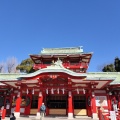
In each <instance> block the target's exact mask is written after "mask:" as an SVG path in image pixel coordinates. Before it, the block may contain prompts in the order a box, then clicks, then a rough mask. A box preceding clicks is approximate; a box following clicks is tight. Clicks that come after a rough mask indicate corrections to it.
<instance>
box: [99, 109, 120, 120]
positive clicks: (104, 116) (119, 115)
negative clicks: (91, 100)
mask: <svg viewBox="0 0 120 120" xmlns="http://www.w3.org/2000/svg"><path fill="white" fill-rule="evenodd" d="M98 117H99V120H111V118H110V113H109V112H102V111H101V110H100V109H99V110H98ZM116 120H120V111H118V112H116Z"/></svg>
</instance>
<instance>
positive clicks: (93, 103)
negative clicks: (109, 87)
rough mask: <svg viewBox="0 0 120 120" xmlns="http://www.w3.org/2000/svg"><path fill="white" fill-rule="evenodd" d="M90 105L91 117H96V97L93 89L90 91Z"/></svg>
mask: <svg viewBox="0 0 120 120" xmlns="http://www.w3.org/2000/svg"><path fill="white" fill-rule="evenodd" d="M91 105H92V107H91V108H92V118H93V119H96V118H98V115H97V110H96V99H95V94H94V91H92V97H91Z"/></svg>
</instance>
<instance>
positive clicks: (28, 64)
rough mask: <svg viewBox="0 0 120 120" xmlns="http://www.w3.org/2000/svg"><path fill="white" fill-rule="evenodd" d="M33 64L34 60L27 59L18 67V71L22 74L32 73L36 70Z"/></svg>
mask: <svg viewBox="0 0 120 120" xmlns="http://www.w3.org/2000/svg"><path fill="white" fill-rule="evenodd" d="M33 64H34V62H33V61H32V59H30V58H27V59H25V60H23V61H22V62H21V63H20V64H19V65H18V66H17V67H16V69H17V70H20V72H24V73H32V72H34V71H35V70H34V69H33Z"/></svg>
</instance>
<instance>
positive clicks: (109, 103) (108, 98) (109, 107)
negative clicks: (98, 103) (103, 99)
mask: <svg viewBox="0 0 120 120" xmlns="http://www.w3.org/2000/svg"><path fill="white" fill-rule="evenodd" d="M107 103H108V110H109V111H111V110H112V108H111V100H110V95H107Z"/></svg>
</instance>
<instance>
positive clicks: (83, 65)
mask: <svg viewBox="0 0 120 120" xmlns="http://www.w3.org/2000/svg"><path fill="white" fill-rule="evenodd" d="M50 65H51V64H34V66H33V68H34V69H41V68H46V67H47V66H50ZM63 66H64V67H65V68H71V69H72V68H80V67H81V68H86V69H87V68H88V64H87V63H63Z"/></svg>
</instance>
